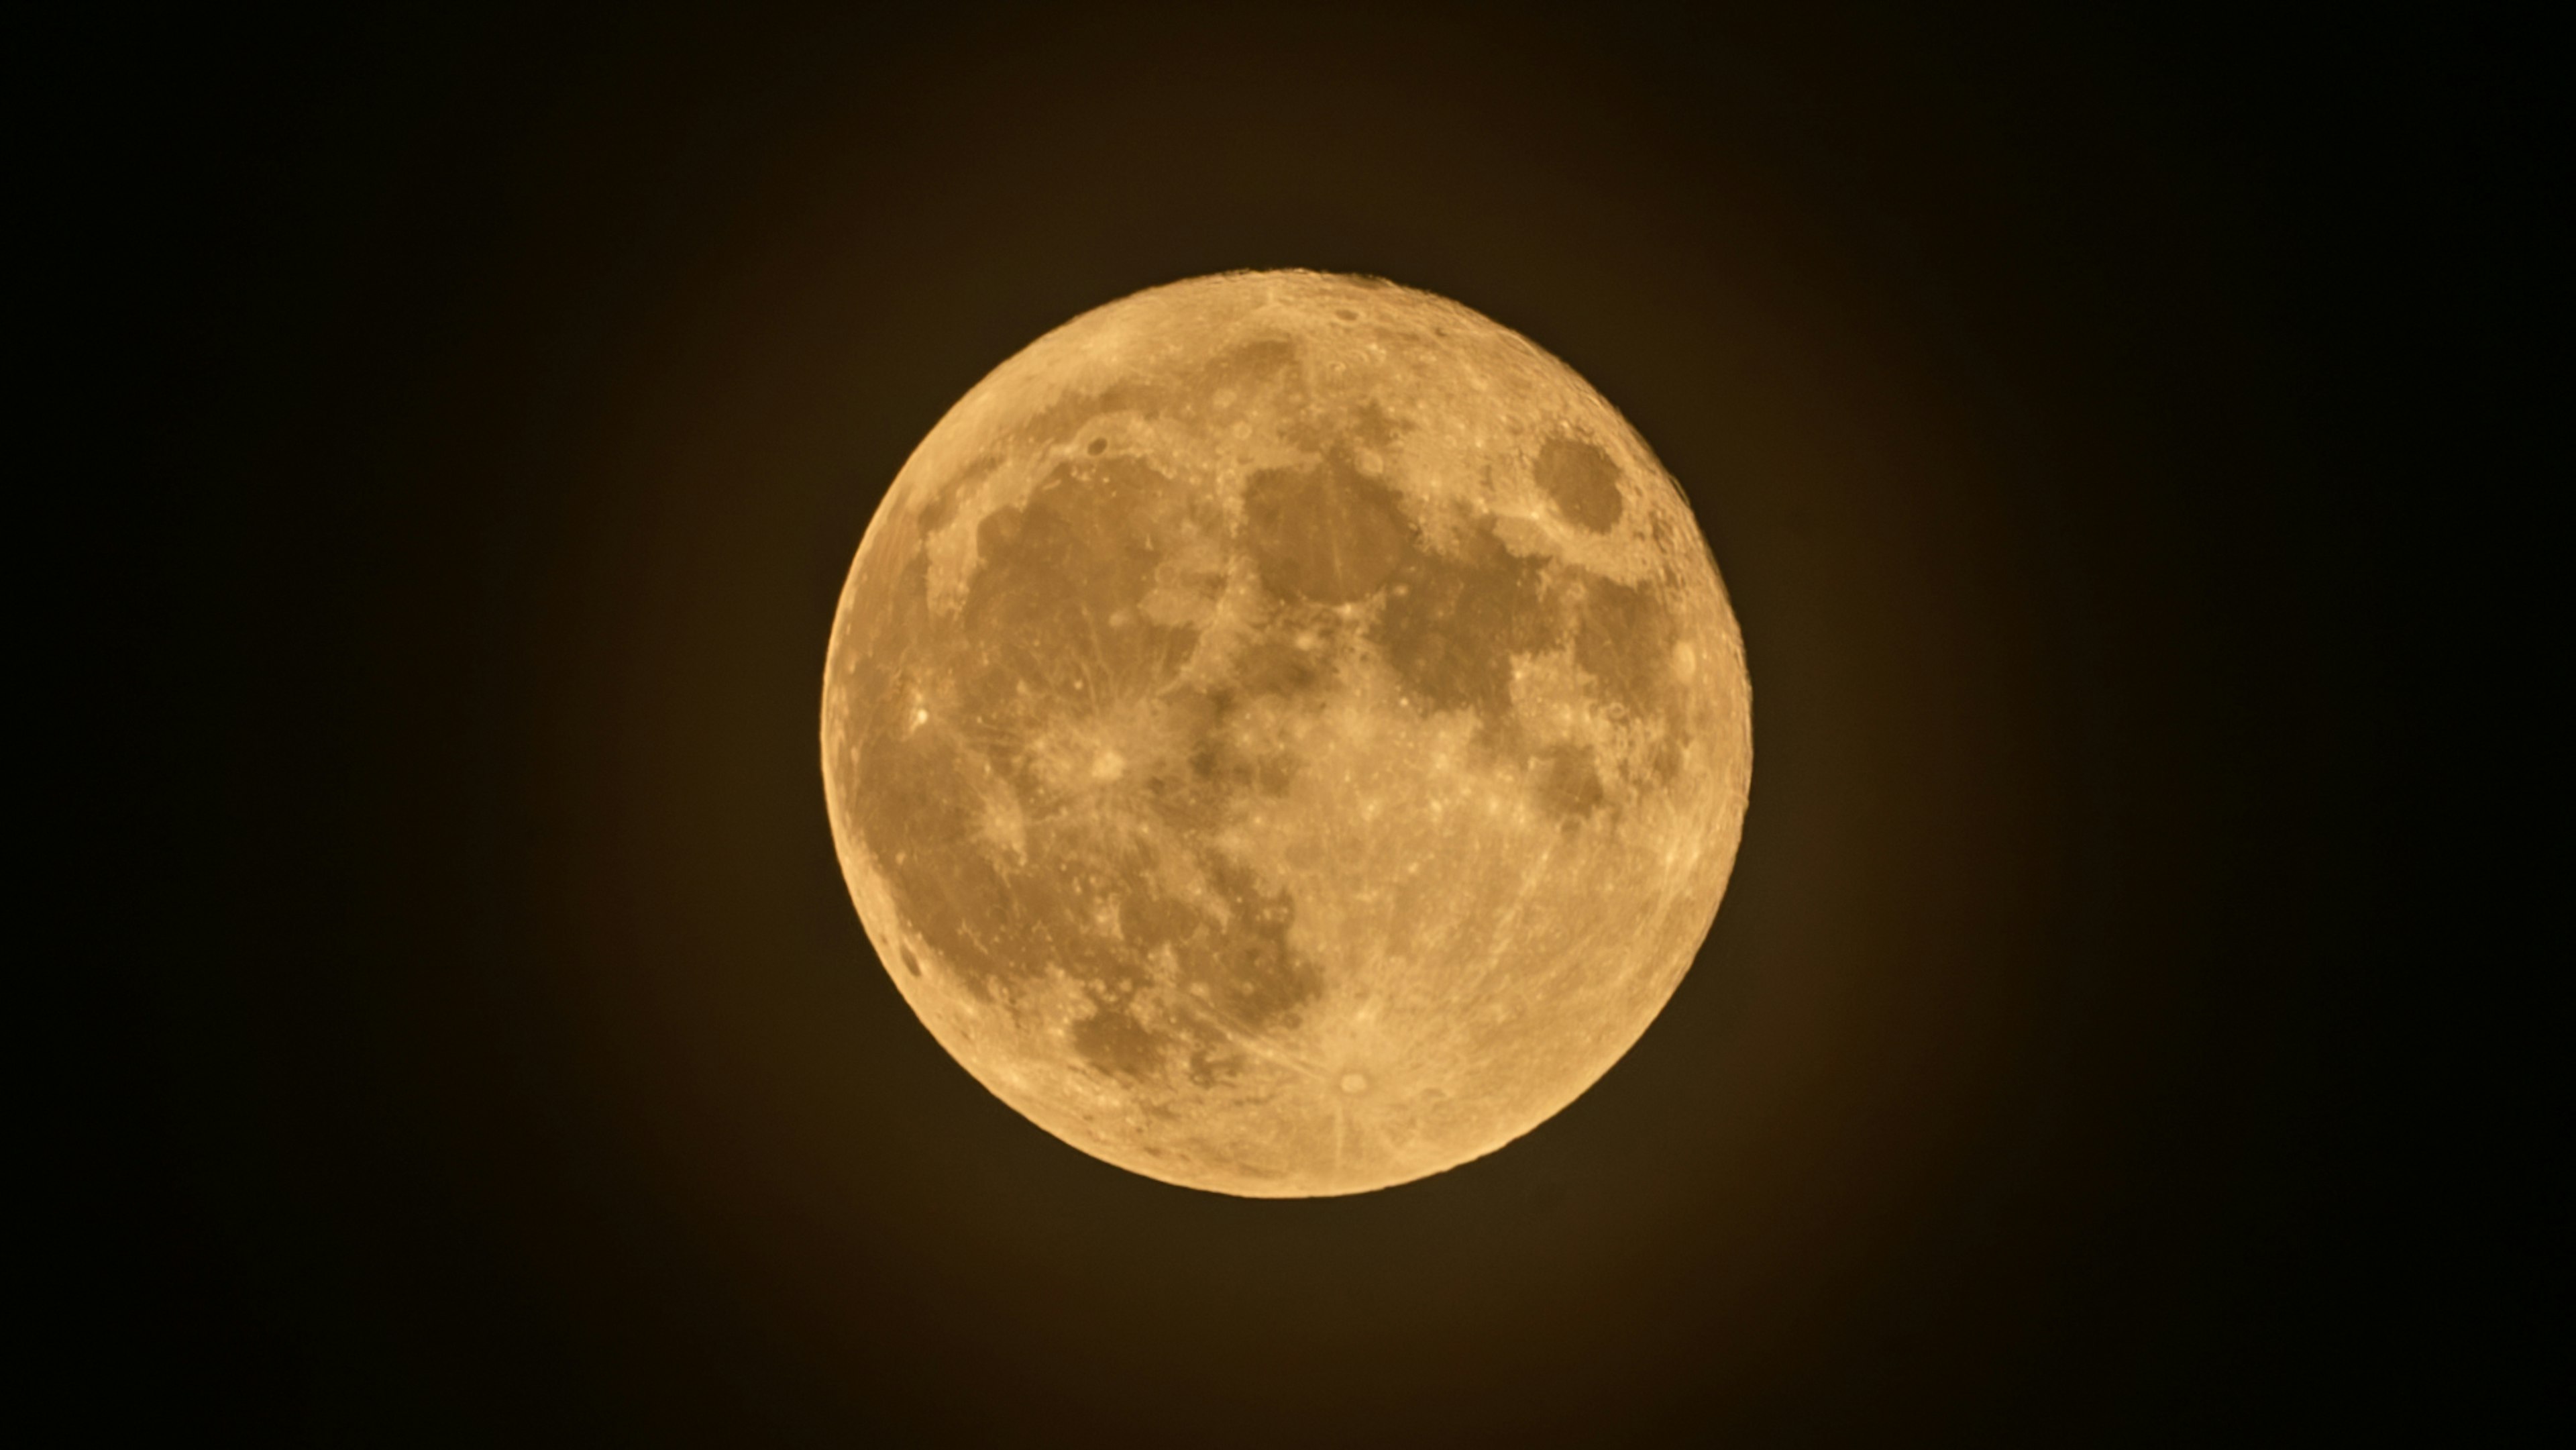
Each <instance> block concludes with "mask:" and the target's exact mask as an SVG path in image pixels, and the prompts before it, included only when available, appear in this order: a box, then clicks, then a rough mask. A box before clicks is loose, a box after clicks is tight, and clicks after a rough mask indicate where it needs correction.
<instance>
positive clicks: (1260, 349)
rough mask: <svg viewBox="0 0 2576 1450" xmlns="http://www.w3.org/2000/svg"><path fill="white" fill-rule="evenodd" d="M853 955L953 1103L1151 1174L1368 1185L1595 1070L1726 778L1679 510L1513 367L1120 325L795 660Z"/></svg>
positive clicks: (1696, 557)
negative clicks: (949, 1059) (804, 675)
mask: <svg viewBox="0 0 2576 1450" xmlns="http://www.w3.org/2000/svg"><path fill="white" fill-rule="evenodd" d="M822 726H823V729H822V736H823V738H822V745H823V779H824V788H825V796H826V800H827V802H828V805H829V808H830V812H831V823H832V834H833V839H834V841H835V843H836V844H837V846H838V849H839V852H840V859H841V867H842V872H843V874H844V876H845V877H846V878H847V880H848V882H849V888H850V895H851V897H852V899H853V900H854V901H855V902H856V903H857V906H858V912H859V918H860V920H861V921H862V923H864V925H865V926H866V929H867V933H868V938H869V940H870V941H871V942H872V943H874V944H875V947H876V950H877V954H878V957H879V958H880V959H881V960H882V961H883V962H884V963H885V966H886V969H887V972H888V974H889V975H891V976H892V977H893V979H894V983H895V986H896V987H897V988H898V989H899V990H900V991H901V992H902V993H903V996H904V999H905V1000H906V1001H907V1002H909V1003H910V1004H911V1006H912V1009H913V1011H914V1012H916V1013H918V1014H919V1015H920V1017H921V1020H922V1022H923V1024H924V1025H926V1026H927V1027H928V1028H929V1029H930V1031H931V1033H932V1035H933V1036H935V1037H936V1038H937V1039H938V1041H939V1042H940V1044H941V1045H942V1046H944V1047H945V1048H947V1050H948V1051H949V1053H950V1054H951V1055H952V1056H954V1057H955V1058H956V1059H957V1061H958V1062H959V1063H960V1064H962V1065H963V1066H964V1067H965V1068H966V1070H967V1071H968V1072H970V1073H972V1074H973V1075H974V1076H975V1078H976V1079H977V1080H978V1081H980V1082H981V1083H983V1084H984V1086H985V1087H987V1088H989V1089H991V1090H992V1091H993V1092H994V1093H995V1094H997V1095H998V1096H1000V1097H1001V1099H1002V1100H1003V1101H1004V1102H1006V1103H1009V1104H1010V1105H1011V1106H1012V1107H1013V1108H1016V1109H1017V1110H1019V1111H1020V1112H1021V1113H1023V1114H1025V1115H1026V1116H1027V1117H1028V1118H1029V1119H1031V1120H1032V1121H1034V1122H1036V1123H1037V1124H1038V1125H1040V1126H1041V1127H1043V1128H1045V1129H1046V1130H1047V1131H1048V1132H1050V1133H1053V1134H1055V1135H1056V1136H1057V1137H1059V1138H1061V1139H1063V1140H1064V1141H1065V1142H1067V1143H1070V1144H1072V1145H1073V1146H1075V1147H1077V1148H1080V1149H1081V1150H1083V1151H1084V1152H1086V1153H1090V1154H1092V1155H1094V1156H1096V1157H1098V1158H1101V1159H1104V1160H1106V1161H1108V1162H1110V1163H1114V1164H1117V1165H1118V1166H1120V1167H1122V1168H1127V1169H1131V1170H1133V1171H1135V1172H1137V1173H1141V1174H1144V1175H1146V1176H1147V1177H1150V1178H1156V1179H1160V1180H1162V1181H1164V1182H1167V1183H1175V1184H1181V1185H1185V1186H1187V1187H1191V1188H1200V1189H1209V1190H1214V1191H1217V1192H1221V1193H1232V1194H1241V1195H1246V1196H1251V1197H1264V1198H1293V1197H1308V1196H1320V1195H1329V1194H1343V1193H1359V1192H1364V1191H1367V1190H1370V1189H1376V1188H1384V1187H1387V1186H1389V1185H1392V1184H1398V1183H1404V1182H1407V1181H1410V1180H1413V1179H1417V1178H1421V1177H1424V1176H1425V1175H1428V1174H1433V1173H1438V1172H1440V1171H1442V1170H1444V1169H1448V1168H1452V1167H1455V1166H1457V1165H1458V1164H1460V1163H1464V1162H1466V1161H1468V1160H1470V1159H1473V1158H1476V1157H1480V1156H1482V1155H1484V1154H1486V1153H1490V1152H1492V1151H1494V1150H1495V1149H1497V1148H1500V1147H1502V1146H1503V1145H1504V1144H1506V1143H1509V1142H1511V1141H1512V1140H1513V1139H1515V1138H1518V1137H1520V1136H1521V1135H1522V1134H1524V1133H1527V1132H1529V1131H1530V1130H1531V1129H1532V1128H1534V1127H1536V1126H1538V1125H1539V1124H1540V1123H1542V1122H1544V1121H1546V1120H1547V1119H1548V1118H1549V1117H1551V1116H1552V1115H1554V1114H1555V1113H1556V1112H1557V1111H1558V1110H1560V1109H1562V1108H1563V1107H1565V1105H1566V1104H1568V1103H1570V1102H1572V1101H1573V1100H1574V1099H1575V1098H1576V1097H1578V1096H1580V1095H1581V1094H1582V1093H1583V1091H1584V1090H1585V1089H1586V1088H1588V1087H1590V1086H1591V1085H1592V1084H1593V1083H1594V1082H1596V1081H1598V1080H1599V1079H1600V1077H1601V1075H1602V1074H1603V1073H1605V1072H1607V1071H1608V1070H1609V1069H1610V1067H1611V1065H1612V1064H1613V1063H1615V1062H1617V1061H1618V1060H1619V1058H1620V1056H1621V1055H1622V1054H1623V1053H1625V1052H1626V1051H1627V1050H1628V1049H1629V1047H1630V1046H1632V1045H1633V1044H1634V1043H1635V1042H1636V1041H1637V1039H1638V1038H1639V1037H1640V1036H1641V1035H1642V1034H1643V1033H1644V1032H1645V1030H1646V1027H1647V1025H1648V1024H1649V1023H1651V1022H1652V1021H1653V1020H1654V1018H1655V1015H1656V1013H1658V1012H1659V1011H1661V1010H1662V1009H1663V1006H1664V1003H1665V1002H1666V1001H1667V1000H1669V999H1670V998H1671V996H1672V993H1673V990H1674V988H1675V987H1676V986H1677V985H1678V984H1679V983H1680V981H1681V978H1682V975H1683V973H1685V972H1686V971H1688V970H1689V968H1690V964H1691V960H1692V958H1693V957H1694V956H1695V955H1696V954H1697V952H1698V950H1699V947H1700V944H1701V942H1702V941H1703V940H1704V939H1705V938H1706V936H1707V933H1708V929H1709V925H1710V923H1711V922H1712V921H1713V920H1714V919H1715V916H1716V912H1717V904H1718V899H1719V897H1720V896H1721V895H1722V894H1723V893H1724V891H1725V889H1726V879H1727V874H1728V872H1729V871H1730V870H1731V869H1732V867H1733V865H1734V861H1735V851H1736V843H1737V841H1738V839H1739V837H1740V836H1741V834H1742V829H1743V822H1744V806H1745V793H1746V789H1747V785H1748V783H1749V781H1750V778H1751V770H1752V759H1753V743H1752V714H1751V692H1750V685H1749V683H1748V681H1747V679H1746V676H1745V670H1744V649H1743V643H1742V638H1741V636H1740V634H1739V633H1738V631H1737V629H1736V624H1735V617H1734V614H1733V613H1732V611H1731V610H1730V609H1729V608H1728V606H1727V601H1726V594H1725V590H1724V588H1723V586H1722V585H1721V584H1720V583H1719V581H1718V576H1717V568H1716V565H1715V563H1714V561H1713V559H1712V557H1711V555H1710V552H1709V549H1708V545H1707V543H1706V541H1705V539H1704V538H1703V537H1702V535H1701V533H1700V530H1699V526H1698V524H1697V522H1696V521H1695V520H1694V518H1693V517H1692V514H1691V509H1690V505H1689V503H1688V501H1687V500H1686V499H1685V498H1684V497H1683V495H1682V493H1681V490H1680V489H1679V487H1678V486H1677V485H1675V483H1674V482H1673V480H1672V478H1671V476H1670V475H1669V474H1667V473H1666V472H1665V471H1664V469H1663V466H1662V465H1661V464H1660V463H1658V462H1657V461H1656V459H1655V456H1654V454H1653V453H1652V452H1651V451H1650V450H1649V449H1648V448H1647V446H1646V444H1645V441H1644V440H1643V439H1641V438H1640V437H1638V436H1637V433H1636V430H1635V429H1633V428H1631V427H1630V426H1629V425H1628V423H1627V421H1626V420H1625V419H1624V418H1622V417H1621V416H1620V415H1619V413H1618V412H1617V411H1616V410H1615V409H1613V408H1612V407H1611V406H1610V404H1609V403H1608V402H1606V401H1604V400H1603V399H1602V397H1601V396H1600V395H1599V394H1598V393H1596V392H1595V391H1594V390H1593V389H1592V388H1591V387H1590V385H1588V384H1586V383H1585V382H1584V381H1583V379H1582V378H1580V377H1578V376H1577V375H1576V374H1575V373H1574V371H1573V370H1572V369H1571V368H1568V367H1567V366H1566V365H1565V364H1563V363H1561V362H1559V361H1557V360H1556V359H1555V358H1554V357H1552V356H1550V355H1549V354H1547V353H1546V352H1543V351H1541V350H1540V349H1539V348H1538V347H1537V346H1535V345H1533V344H1532V343H1531V342H1529V341H1528V340H1527V339H1525V338H1523V337H1522V336H1521V335H1520V334H1518V333H1516V332H1513V331H1511V330H1510V329H1508V328H1505V327H1503V326H1501V325H1499V324H1497V323H1495V322H1492V321H1490V320H1488V319H1487V318H1485V317H1483V316H1481V315H1480V314H1478V313H1476V312H1473V311H1470V310H1469V309H1467V308H1465V307H1462V306H1460V305H1458V304H1457V303H1454V302H1450V301H1447V300H1445V299H1443V298H1440V297H1435V296H1432V295H1430V294H1427V293H1423V292H1416V291H1412V290H1409V289H1406V288H1403V287H1398V286H1395V285H1393V284H1390V283H1387V282H1383V281H1379V280H1377V279H1374V278H1368V277H1352V276H1336V275H1329V274H1323V273H1315V272H1295V271H1283V272H1244V273H1231V274H1227V275H1224V276H1216V277H1201V278H1197V279H1195V280H1191V281H1186V282H1178V283H1174V284H1172V285H1170V286H1166V287H1157V288H1154V289H1152V290H1150V291H1146V292H1140V293H1137V294H1136V295H1134V296H1132V297H1127V298H1124V299H1122V300H1120V301H1116V302H1112V303H1110V304H1108V305H1107V306H1104V307H1101V308H1098V309H1096V310H1094V311H1091V312H1087V313H1085V314H1083V315H1082V316H1080V317H1077V318H1075V319H1074V320H1073V321H1071V322H1069V323H1066V324H1065V325H1064V326H1062V327H1059V328H1057V329H1056V330H1055V331H1053V332H1050V333H1048V334H1047V335H1046V336H1044V337H1041V338H1039V339H1038V340H1037V341H1036V342H1034V343H1031V344H1030V345H1029V346H1028V347H1027V348H1026V349H1024V350H1023V351H1021V352H1020V353H1019V354H1018V355H1017V356H1015V357H1013V358H1011V359H1010V360H1009V361H1007V362H1005V363H1003V364H1002V365H1001V366H1000V367H999V368H996V369H995V370H994V371H993V373H992V374H991V375H990V376H988V377H986V378H985V379H984V380H983V381H982V382H980V383H978V384H976V386H975V388H974V389H973V390H972V391H971V392H969V393H967V394H966V396H965V397H964V398H963V399H961V400H960V401H959V402H958V403H957V405H956V406H955V407H954V408H952V409H950V410H949V412H948V414H947V416H946V417H944V418H942V419H941V420H940V421H939V424H938V426H937V427H935V428H933V429H932V430H931V431H930V435H929V436H928V437H927V438H925V439H923V440H922V442H921V445H920V447H919V448H917V449H916V450H914V452H913V454H912V457H911V459H910V460H909V461H907V462H906V463H905V465H904V467H903V471H902V472H901V474H899V475H898V476H897V477H896V479H895V482H894V485H893V487H892V489H891V490H889V491H888V493H887V494H886V497H885V501H884V503H883V504H882V505H881V506H880V507H879V508H878V510H877V512H876V516H875V518H874V519H873V520H872V521H871V522H870V524H869V526H868V530H867V534H866V537H865V538H864V539H863V540H862V541H861V542H860V545H859V551H858V557H857V559H856V560H855V561H854V562H853V563H852V565H851V567H850V574H849V579H848V582H847V584H846V585H845V586H844V587H843V589H842V591H841V600H840V607H839V611H838V614H837V616H836V617H835V619H834V620H833V625H832V641H831V647H830V650H829V654H828V657H827V659H826V662H825V666H824V684H823V720H822Z"/></svg>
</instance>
